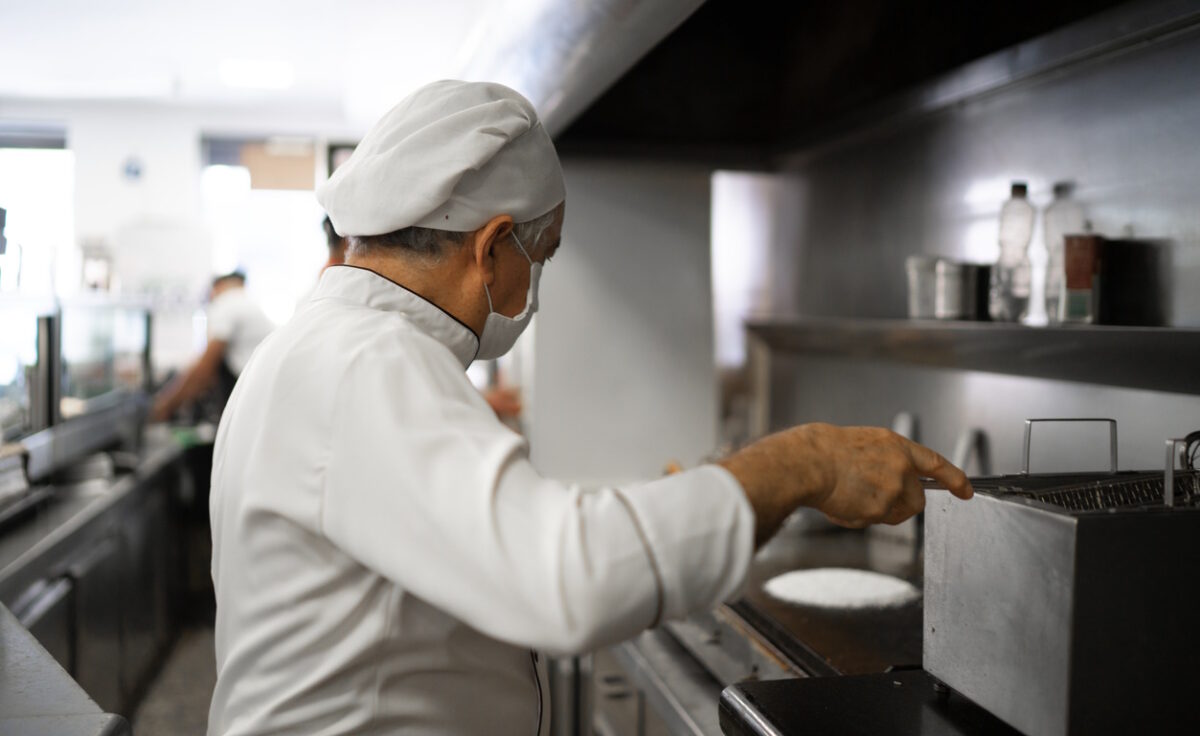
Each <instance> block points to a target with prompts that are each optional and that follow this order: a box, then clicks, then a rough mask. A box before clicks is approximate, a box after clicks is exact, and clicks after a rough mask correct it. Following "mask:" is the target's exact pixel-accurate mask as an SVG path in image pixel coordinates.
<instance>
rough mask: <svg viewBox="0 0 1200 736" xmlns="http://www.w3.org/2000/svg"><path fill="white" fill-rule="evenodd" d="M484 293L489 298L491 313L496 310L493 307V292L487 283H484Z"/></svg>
mask: <svg viewBox="0 0 1200 736" xmlns="http://www.w3.org/2000/svg"><path fill="white" fill-rule="evenodd" d="M483 293H484V294H485V295H486V296H487V300H488V314H491V313H492V312H495V311H496V310H494V309H492V292H490V291H488V288H487V284H484V285H483Z"/></svg>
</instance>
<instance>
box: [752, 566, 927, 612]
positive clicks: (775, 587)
mask: <svg viewBox="0 0 1200 736" xmlns="http://www.w3.org/2000/svg"><path fill="white" fill-rule="evenodd" d="M763 589H764V590H765V591H766V592H767V595H769V596H771V597H772V598H775V599H778V600H781V601H783V602H785V603H791V604H792V605H796V606H814V607H817V608H856V609H857V608H891V607H893V606H902V605H904V604H905V603H910V602H912V601H915V600H916V599H918V598H920V597H921V591H920V590H918V589H917V587H916V586H915V585H913V584H912V583H909V582H908V581H905V580H901V579H900V578H897V577H892V576H891V575H883V574H880V573H877V572H870V571H868V570H852V569H848V568H840V567H822V568H817V569H815V570H793V571H791V572H785V573H783V574H782V575H777V576H775V577H773V578H771V579H770V580H768V581H767V584H766V585H764V586H763Z"/></svg>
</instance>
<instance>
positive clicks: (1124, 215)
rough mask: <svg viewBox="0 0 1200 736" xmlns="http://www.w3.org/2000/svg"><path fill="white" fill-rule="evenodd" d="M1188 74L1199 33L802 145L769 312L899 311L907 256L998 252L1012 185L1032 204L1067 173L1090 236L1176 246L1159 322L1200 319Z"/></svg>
mask: <svg viewBox="0 0 1200 736" xmlns="http://www.w3.org/2000/svg"><path fill="white" fill-rule="evenodd" d="M1197 70H1200V33H1198V32H1197V31H1196V30H1195V29H1194V27H1193V29H1192V30H1185V31H1180V32H1176V33H1175V34H1173V35H1168V36H1167V37H1165V38H1160V39H1158V40H1156V41H1154V42H1151V43H1145V44H1141V45H1137V46H1135V47H1133V48H1130V49H1127V50H1124V51H1122V52H1121V53H1119V54H1111V55H1109V56H1107V57H1105V58H1103V59H1101V60H1093V61H1090V62H1088V63H1081V64H1077V65H1075V66H1070V67H1066V68H1063V69H1060V70H1059V71H1057V72H1055V73H1052V74H1044V75H1041V76H1039V77H1035V78H1034V79H1032V80H1027V81H1023V82H1019V83H1015V84H1012V85H1010V86H1008V87H1006V88H1002V89H1000V90H997V91H994V92H990V93H988V94H986V95H983V96H980V97H975V98H968V99H966V100H964V101H961V102H959V103H957V104H956V105H955V106H953V107H950V108H948V109H943V110H941V111H940V112H937V113H933V114H928V115H925V116H922V117H919V118H917V119H909V120H907V122H897V123H896V124H894V125H889V124H886V123H884V124H877V125H876V126H875V127H874V128H873V130H874V131H875V132H873V133H870V134H864V135H862V136H858V137H854V138H851V139H848V140H849V142H844V143H843V144H841V145H837V146H827V147H826V148H825V149H824V150H819V151H809V152H798V155H796V156H794V157H791V159H790V160H792V161H793V162H798V163H795V165H794V166H792V167H791V168H790V170H789V171H788V172H787V174H786V175H785V176H784V177H781V180H780V182H779V185H780V186H781V187H783V188H785V189H786V191H787V192H788V202H789V203H790V206H789V207H787V208H785V209H783V210H781V211H779V212H778V213H776V223H775V228H776V233H777V235H776V240H775V246H774V249H773V264H774V273H775V278H774V283H773V284H772V288H771V294H772V300H771V301H772V308H773V310H774V311H776V312H777V313H793V314H794V313H802V314H810V315H822V316H835V315H836V316H849V317H902V316H904V314H905V281H904V259H905V257H906V256H908V255H912V254H916V253H932V254H941V255H947V256H956V257H960V258H965V259H968V260H977V261H988V260H992V259H994V258H995V255H996V247H997V246H996V234H997V228H998V213H999V209H1000V205H1001V203H1002V201H1003V200H1004V199H1005V198H1006V197H1007V196H1008V184H1009V182H1010V181H1011V180H1023V181H1027V182H1028V183H1029V188H1030V198H1031V200H1032V201H1033V202H1034V204H1035V205H1037V206H1038V207H1039V209H1040V208H1042V207H1044V206H1045V205H1046V204H1048V203H1049V201H1050V199H1051V189H1052V187H1053V184H1054V183H1055V182H1057V181H1063V180H1069V181H1073V182H1075V183H1076V185H1077V190H1076V193H1075V198H1076V199H1077V200H1079V201H1080V202H1081V203H1082V204H1083V205H1084V207H1085V210H1086V216H1087V218H1088V219H1089V220H1090V221H1091V222H1092V223H1093V225H1094V228H1095V230H1096V231H1097V232H1099V233H1101V234H1103V235H1107V236H1110V237H1130V236H1132V237H1136V238H1153V239H1164V240H1167V241H1170V243H1171V246H1170V256H1169V268H1170V278H1169V280H1168V282H1167V284H1166V288H1167V290H1168V291H1169V294H1168V295H1167V297H1168V298H1167V300H1166V306H1167V314H1166V317H1167V320H1168V322H1169V323H1170V324H1173V325H1178V326H1184V325H1187V326H1197V325H1200V288H1196V287H1197V286H1200V206H1198V205H1200V73H1197ZM1040 222H1041V218H1040V215H1039V220H1038V228H1037V230H1038V235H1035V239H1037V238H1040V231H1041V225H1040Z"/></svg>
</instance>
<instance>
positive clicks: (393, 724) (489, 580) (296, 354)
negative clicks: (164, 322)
mask: <svg viewBox="0 0 1200 736" xmlns="http://www.w3.org/2000/svg"><path fill="white" fill-rule="evenodd" d="M477 346H478V340H477V339H476V336H475V335H474V333H472V332H471V330H470V329H468V328H467V327H466V326H465V325H463V324H462V323H460V322H458V321H457V320H456V319H454V318H453V317H451V316H450V315H449V314H447V313H445V312H443V311H441V310H440V309H439V308H438V307H437V306H435V305H433V304H432V303H430V302H428V301H426V300H424V299H422V298H421V297H420V296H418V295H416V294H414V293H413V292H410V291H408V290H406V289H405V288H403V287H401V286H399V285H397V284H395V283H393V282H391V281H388V280H387V279H385V278H383V277H382V276H379V275H377V274H375V273H374V272H372V271H369V270H365V269H361V268H355V267H352V266H336V267H333V268H329V269H328V270H326V271H325V273H324V274H323V275H322V277H321V281H320V283H319V284H318V286H317V289H316V291H315V292H314V294H313V296H312V298H311V299H310V300H309V301H308V302H306V303H305V304H303V305H302V306H301V307H300V309H299V310H298V311H297V313H296V315H295V316H294V317H293V319H292V320H291V321H290V322H289V323H288V324H286V325H284V326H283V327H281V328H279V329H277V330H276V331H275V332H274V333H272V334H271V336H270V337H268V338H267V339H266V340H265V341H264V342H263V343H262V345H261V346H260V347H259V349H258V351H257V352H256V353H255V354H254V357H253V358H252V359H251V361H250V364H249V365H248V366H247V368H246V370H245V371H244V372H243V373H242V376H241V378H240V380H239V381H238V383H237V387H236V388H235V390H234V392H233V396H232V398H231V399H230V401H229V404H228V406H227V408H226V409H225V413H224V415H223V416H222V418H221V425H220V429H219V431H218V433H217V440H216V450H215V456H214V460H213V475H212V498H211V511H212V532H213V566H212V573H213V581H214V583H215V584H216V594H217V622H216V653H217V670H218V677H217V686H216V691H215V692H214V693H213V700H212V707H211V710H210V713H209V725H208V732H209V734H278V733H289V734H348V733H355V734H365V733H397V732H403V733H405V734H521V735H522V736H532V735H534V734H538V733H546V732H547V728H548V721H549V717H548V713H549V708H548V702H547V701H548V698H549V694H548V690H547V687H546V673H545V660H544V657H542V656H540V655H537V654H534V653H533V651H532V650H538V651H545V652H552V653H568V652H583V651H586V650H589V649H592V648H594V647H597V646H600V645H604V644H610V643H615V642H618V641H620V640H623V639H625V638H628V637H630V636H632V635H634V634H636V633H637V632H639V631H641V630H642V629H645V628H646V627H649V626H652V625H654V624H656V623H657V622H658V621H659V620H660V619H662V618H666V617H679V616H683V615H684V614H686V613H688V612H690V611H695V610H697V609H705V608H708V607H712V606H714V605H716V604H717V603H718V602H720V601H722V600H724V599H726V598H728V597H730V596H731V595H733V594H734V593H735V592H736V591H737V589H738V588H739V586H740V585H741V582H742V580H743V578H744V576H745V572H746V569H747V567H748V564H749V560H750V557H751V554H752V547H753V534H754V518H753V512H752V510H751V509H750V506H749V504H748V503H747V501H746V499H745V497H744V495H743V493H742V490H741V488H740V486H739V485H738V483H737V481H736V480H735V479H734V478H733V476H732V475H730V474H729V473H728V472H727V471H726V470H724V469H723V468H720V467H718V466H713V465H710V466H704V467H700V468H697V469H694V470H691V471H688V472H685V473H680V474H677V475H674V476H670V477H667V478H663V479H661V480H656V481H653V482H650V483H646V484H644V485H637V486H633V487H628V488H624V489H621V490H617V489H615V488H605V489H599V490H584V489H581V488H577V487H574V486H568V485H564V484H562V483H559V482H557V481H554V480H551V479H548V478H543V477H542V476H541V475H539V474H538V472H537V471H536V470H535V469H534V468H533V466H532V465H531V464H530V462H529V460H528V457H527V448H526V443H525V441H524V440H523V439H522V438H521V437H520V436H519V435H517V434H515V433H513V432H512V431H510V430H509V429H508V428H506V427H505V426H504V425H503V424H501V423H500V422H499V421H498V420H497V419H496V416H495V414H494V413H493V412H492V410H491V409H490V408H489V407H488V405H487V403H486V402H485V401H484V400H483V399H482V397H481V396H480V395H479V393H478V392H477V391H476V390H475V388H474V387H473V386H472V385H471V383H470V381H469V380H468V379H467V377H466V374H465V371H464V369H465V367H466V366H467V365H468V364H470V362H471V361H472V359H473V358H474V356H475V353H476V350H477ZM634 431H636V430H634ZM714 707H715V704H714Z"/></svg>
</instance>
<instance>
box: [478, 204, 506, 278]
mask: <svg viewBox="0 0 1200 736" xmlns="http://www.w3.org/2000/svg"><path fill="white" fill-rule="evenodd" d="M512 229H513V218H512V215H496V216H495V217H493V218H492V219H490V220H488V221H487V223H485V224H484V226H483V227H481V228H479V229H478V230H476V231H475V232H474V233H473V246H474V248H473V256H474V261H475V265H477V266H479V268H480V269H481V270H482V271H483V280H484V283H485V284H491V283H492V282H493V281H494V280H495V278H496V266H495V263H496V261H495V257H496V248H497V247H498V246H499V245H500V244H501V243H503V242H504V239H505V238H507V237H508V236H509V234H510V233H512Z"/></svg>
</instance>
